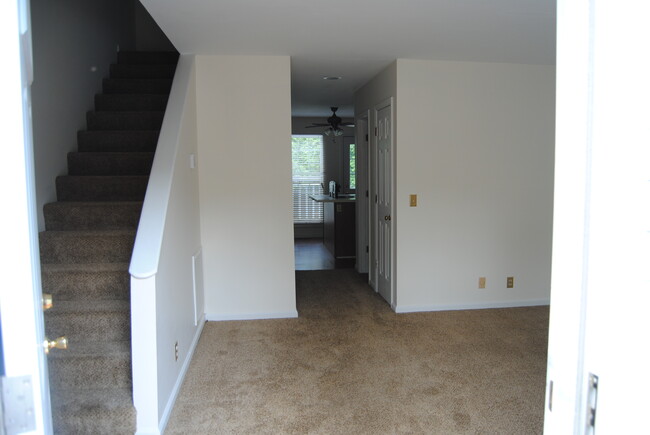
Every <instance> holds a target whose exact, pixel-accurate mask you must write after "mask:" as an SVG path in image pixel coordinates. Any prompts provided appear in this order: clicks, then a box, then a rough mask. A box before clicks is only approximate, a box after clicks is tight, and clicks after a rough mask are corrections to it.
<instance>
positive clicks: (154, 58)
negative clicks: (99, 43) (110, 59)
mask: <svg viewBox="0 0 650 435" xmlns="http://www.w3.org/2000/svg"><path fill="white" fill-rule="evenodd" d="M178 57H179V54H178V53H177V52H175V51H120V52H118V53H117V63H128V64H134V65H160V64H162V65H164V64H174V65H175V64H176V63H177V62H178Z"/></svg>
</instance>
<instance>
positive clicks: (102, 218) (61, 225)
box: [43, 201, 142, 231]
mask: <svg viewBox="0 0 650 435" xmlns="http://www.w3.org/2000/svg"><path fill="white" fill-rule="evenodd" d="M141 211H142V202H141V201H119V202H113V201H105V202H69V201H65V202H51V203H49V204H45V206H44V207H43V214H44V216H45V229H46V230H49V231H74V230H135V229H136V228H137V227H138V222H139V221H140V212H141Z"/></svg>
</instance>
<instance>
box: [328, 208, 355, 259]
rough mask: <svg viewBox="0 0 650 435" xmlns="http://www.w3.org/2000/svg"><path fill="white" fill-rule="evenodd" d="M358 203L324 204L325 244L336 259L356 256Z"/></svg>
mask: <svg viewBox="0 0 650 435" xmlns="http://www.w3.org/2000/svg"><path fill="white" fill-rule="evenodd" d="M355 207H356V203H355V202H354V201H346V202H324V203H323V243H325V247H326V248H327V249H328V250H329V251H330V252H331V253H332V255H333V256H334V258H353V257H355V256H356V216H355V214H356V211H355Z"/></svg>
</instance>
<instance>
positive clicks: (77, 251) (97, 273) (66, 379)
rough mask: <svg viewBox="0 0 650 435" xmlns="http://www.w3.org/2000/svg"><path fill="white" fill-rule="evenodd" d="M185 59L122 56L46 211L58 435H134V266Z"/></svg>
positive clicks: (46, 285)
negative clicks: (62, 342) (168, 110)
mask: <svg viewBox="0 0 650 435" xmlns="http://www.w3.org/2000/svg"><path fill="white" fill-rule="evenodd" d="M177 61H178V54H177V53H167V52H120V53H118V62H117V64H114V65H111V68H110V78H108V79H105V80H104V82H103V93H102V94H99V95H96V96H95V110H94V111H90V112H88V113H87V115H86V119H87V130H85V131H80V132H79V133H78V151H77V152H71V153H70V154H68V175H65V176H60V177H58V178H57V180H56V191H57V199H58V201H57V202H55V203H51V204H47V205H45V207H44V215H45V227H46V231H44V232H42V233H41V234H40V248H41V264H42V265H41V267H42V280H43V291H44V292H45V293H51V294H52V295H53V300H54V307H53V308H52V309H50V310H48V311H46V313H45V332H46V334H47V336H48V337H49V338H50V339H54V338H56V337H58V336H61V335H65V336H67V338H68V341H69V344H68V349H67V350H56V349H55V350H53V351H51V352H50V355H49V358H48V364H49V375H50V389H51V397H52V414H53V416H52V418H53V423H54V432H55V433H57V434H133V433H134V432H135V408H134V407H133V394H132V380H131V340H130V338H131V337H130V336H131V325H130V323H131V322H130V315H131V314H130V293H129V272H128V267H129V261H130V259H131V252H132V250H133V242H134V239H135V232H136V228H137V225H138V221H139V218H140V211H141V209H142V201H143V199H144V195H145V191H146V188H147V182H148V178H149V173H150V170H151V164H152V161H153V156H154V151H155V148H156V144H157V140H158V134H159V131H160V126H161V124H162V119H163V115H164V111H165V107H166V105H167V99H168V96H169V90H170V88H171V83H172V78H173V76H174V71H175V68H176V63H177Z"/></svg>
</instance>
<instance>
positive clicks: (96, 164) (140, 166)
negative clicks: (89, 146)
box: [68, 152, 154, 175]
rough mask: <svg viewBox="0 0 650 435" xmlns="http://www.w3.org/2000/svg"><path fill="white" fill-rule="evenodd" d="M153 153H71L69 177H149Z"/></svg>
mask: <svg viewBox="0 0 650 435" xmlns="http://www.w3.org/2000/svg"><path fill="white" fill-rule="evenodd" d="M153 155H154V153H141V152H122V153H106V152H85V153H79V152H72V153H69V154H68V174H69V175H149V174H150V173H151V165H152V163H153Z"/></svg>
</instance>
